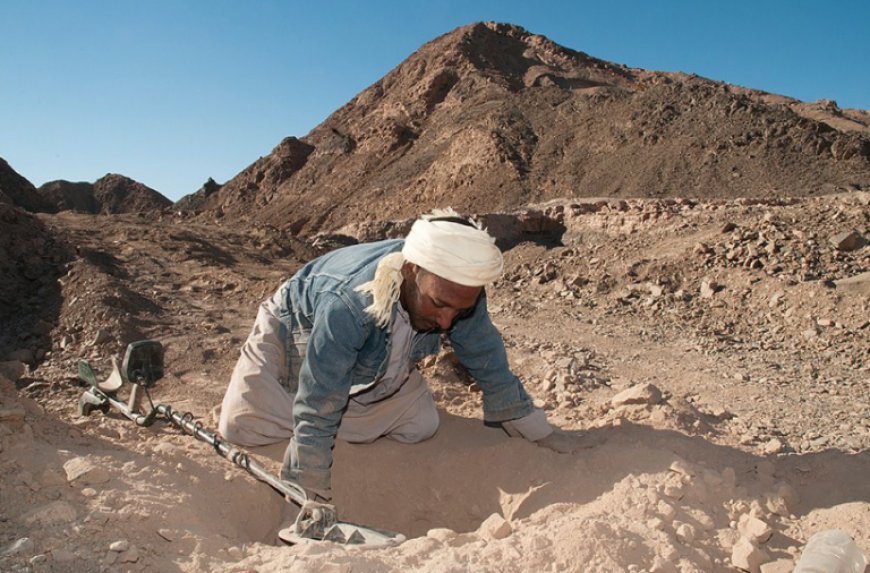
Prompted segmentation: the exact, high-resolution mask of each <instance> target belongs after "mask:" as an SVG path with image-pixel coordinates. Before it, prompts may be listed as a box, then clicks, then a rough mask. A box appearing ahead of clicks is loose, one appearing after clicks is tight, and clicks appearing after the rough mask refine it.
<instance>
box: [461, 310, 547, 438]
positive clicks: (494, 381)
mask: <svg viewBox="0 0 870 573" xmlns="http://www.w3.org/2000/svg"><path fill="white" fill-rule="evenodd" d="M449 337H450V343H451V345H452V346H453V351H454V352H455V353H456V357H457V358H458V359H459V361H460V362H461V363H462V365H463V366H465V368H466V369H468V372H469V373H470V374H471V375H472V376H473V377H474V379H475V380H477V383H478V384H479V385H480V388H481V390H483V413H484V420H485V421H486V422H504V421H507V420H516V419H517V418H522V417H524V416H528V415H529V414H531V413H532V411H533V410H534V404H533V403H532V400H531V398H529V395H528V394H527V393H526V390H525V388H524V387H523V384H522V382H520V379H519V378H517V376H516V374H514V373H513V372H512V371H511V369H510V367H509V366H508V359H507V352H506V351H505V348H504V341H503V340H502V337H501V334H499V332H498V329H496V327H495V325H494V324H493V323H492V321H491V320H490V318H489V312H488V311H487V308H486V295H485V294H483V295H481V297H480V300H479V301H478V303H477V306H475V308H474V312H472V313H471V316H469V317H467V318H465V319H463V320H460V321H458V322H457V323H456V325H454V327H453V328H452V329H451V330H450V333H449Z"/></svg>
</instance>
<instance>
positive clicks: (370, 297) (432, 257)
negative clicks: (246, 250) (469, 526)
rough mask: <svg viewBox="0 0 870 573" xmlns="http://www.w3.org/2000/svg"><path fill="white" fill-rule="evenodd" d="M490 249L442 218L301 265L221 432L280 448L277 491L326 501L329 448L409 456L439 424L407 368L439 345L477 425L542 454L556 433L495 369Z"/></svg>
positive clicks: (244, 371)
mask: <svg viewBox="0 0 870 573" xmlns="http://www.w3.org/2000/svg"><path fill="white" fill-rule="evenodd" d="M502 269H503V261H502V255H501V252H500V251H499V249H498V248H497V247H496V246H495V240H494V239H493V238H492V237H491V236H489V234H487V233H486V231H485V230H483V229H482V228H480V226H479V225H477V224H475V223H473V222H471V221H469V220H467V219H464V218H462V217H460V216H459V215H458V214H457V213H456V212H455V211H453V210H452V209H447V210H440V211H435V212H433V213H431V214H429V215H424V216H423V217H421V218H420V219H418V220H417V221H416V222H415V223H414V225H413V226H412V228H411V231H410V233H409V234H408V236H407V237H406V238H405V239H404V240H388V241H379V242H375V243H368V244H361V245H354V246H350V247H345V248H341V249H337V250H335V251H332V252H330V253H327V254H326V255H323V256H322V257H319V258H317V259H315V260H313V261H311V262H309V263H308V264H306V265H305V266H304V267H303V268H302V269H301V270H299V272H297V273H296V275H294V276H293V277H292V278H291V279H290V280H288V281H287V282H285V283H284V284H283V285H282V286H281V287H280V288H279V289H278V291H277V292H276V293H275V295H274V296H272V298H270V299H269V300H267V301H266V302H264V303H263V304H262V305H261V306H260V309H259V312H258V314H257V319H256V321H255V323H254V327H253V329H252V331H251V334H250V336H249V337H248V339H247V341H246V342H245V345H244V347H243V348H242V352H241V357H240V358H239V361H238V363H237V364H236V367H235V370H234V371H233V375H232V379H231V381H230V384H229V387H228V388H227V393H226V395H225V396H224V400H223V405H222V408H221V417H220V426H219V427H220V432H221V433H222V434H223V436H224V437H225V438H226V439H228V440H229V441H231V442H234V443H236V444H239V445H243V446H260V445H265V444H270V443H275V442H278V441H282V440H286V439H287V438H290V444H289V446H288V447H287V451H286V454H285V456H284V465H283V468H282V472H281V474H282V478H284V479H289V480H292V481H295V482H296V483H298V484H299V485H300V486H302V487H303V488H304V489H305V490H306V492H307V493H308V496H309V499H311V500H318V501H328V500H330V499H331V474H330V471H331V467H332V449H333V445H334V443H335V438H336V436H337V437H339V438H341V439H343V440H346V441H348V442H356V443H367V442H372V441H374V440H376V439H378V438H380V437H384V436H386V437H389V438H392V439H395V440H398V441H400V442H405V443H415V442H420V441H422V440H425V439H427V438H429V437H431V436H432V435H433V434H434V433H435V431H436V430H437V429H438V412H437V410H436V408H435V402H434V400H433V398H432V395H431V393H430V392H429V390H428V388H427V386H426V382H425V381H424V380H423V378H422V376H421V375H420V373H419V372H418V371H417V370H416V368H415V366H414V365H415V363H416V362H417V361H418V360H420V359H421V358H423V357H424V356H426V355H430V354H435V353H437V352H438V350H439V347H440V340H441V338H440V337H441V333H446V334H447V336H448V337H449V340H450V343H451V345H452V347H453V351H454V352H455V354H456V357H457V358H458V359H459V361H460V362H461V363H462V364H463V365H464V366H465V367H466V368H467V369H468V371H469V373H470V374H471V375H472V376H473V377H474V378H475V379H476V380H477V382H478V384H479V385H480V388H481V390H482V391H483V406H484V419H485V422H486V423H487V424H488V425H496V426H501V427H503V428H504V429H505V430H506V431H507V433H508V434H509V435H511V436H514V437H523V438H526V439H527V440H530V441H533V442H536V443H537V444H539V445H541V446H545V447H548V448H550V449H553V450H556V451H560V452H569V451H573V450H574V449H576V447H577V446H576V444H575V443H574V442H573V441H572V440H571V439H570V438H569V437H568V436H567V435H565V434H561V433H556V432H554V431H553V428H552V427H551V426H550V425H549V423H548V422H547V420H546V417H545V416H544V413H543V412H542V411H541V410H539V409H537V408H535V407H534V405H533V403H532V401H531V399H530V398H529V396H528V394H527V393H526V391H525V389H524V388H523V385H522V383H521V382H520V380H519V379H518V378H517V377H516V375H514V374H513V373H512V372H511V371H510V368H509V366H508V362H507V354H506V352H505V348H504V343H503V341H502V339H501V336H500V335H499V333H498V331H497V330H496V328H495V327H494V326H493V324H492V322H491V321H490V318H489V315H488V313H487V308H486V294H485V292H484V288H483V287H484V286H485V285H486V284H489V283H491V282H493V281H495V280H496V279H498V278H499V276H500V275H501V273H502Z"/></svg>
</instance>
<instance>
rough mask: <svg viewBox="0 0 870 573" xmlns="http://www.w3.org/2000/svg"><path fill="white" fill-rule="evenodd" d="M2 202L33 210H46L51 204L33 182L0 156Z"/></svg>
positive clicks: (0, 200) (0, 193)
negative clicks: (37, 190) (40, 193)
mask: <svg viewBox="0 0 870 573" xmlns="http://www.w3.org/2000/svg"><path fill="white" fill-rule="evenodd" d="M0 203H6V204H7V205H15V206H18V207H21V208H22V209H26V210H27V211H31V212H41V211H42V212H44V211H46V210H48V209H49V208H50V205H49V204H48V203H47V202H46V201H45V200H44V199H43V198H42V197H41V196H40V195H39V194H37V192H36V187H34V186H33V183H31V182H30V181H28V180H27V179H25V178H24V177H23V176H21V175H20V174H19V173H18V172H17V171H15V169H13V168H12V166H11V165H9V163H7V162H6V160H5V159H3V158H2V157H0Z"/></svg>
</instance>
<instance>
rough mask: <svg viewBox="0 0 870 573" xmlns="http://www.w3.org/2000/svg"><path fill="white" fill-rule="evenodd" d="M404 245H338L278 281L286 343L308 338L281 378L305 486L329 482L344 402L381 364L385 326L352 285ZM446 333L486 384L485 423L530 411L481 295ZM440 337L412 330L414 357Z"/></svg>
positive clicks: (296, 476)
mask: <svg viewBox="0 0 870 573" xmlns="http://www.w3.org/2000/svg"><path fill="white" fill-rule="evenodd" d="M403 244H404V241H403V240H388V241H379V242H375V243H365V244H360V245H354V246H351V247H345V248H342V249H337V250H335V251H332V252H330V253H327V254H326V255H323V256H322V257H319V258H317V259H315V260H313V261H311V262H309V263H308V264H307V265H305V266H304V267H302V269H300V270H299V272H297V273H296V274H295V275H294V276H293V277H292V278H291V279H290V280H288V281H287V282H286V283H284V284H283V285H282V286H281V290H282V292H283V294H284V296H283V297H282V298H283V302H282V304H281V308H280V312H279V318H280V320H281V322H282V325H283V326H284V327H286V329H287V333H285V334H286V336H284V338H285V340H286V341H287V344H288V345H289V344H294V341H295V343H296V344H299V343H300V341H301V342H304V341H306V340H307V345H306V353H305V358H304V359H303V361H302V365H301V368H300V369H299V376H298V380H287V381H286V382H287V389H288V390H289V391H290V392H295V393H296V399H295V402H294V406H293V418H294V436H293V438H292V440H291V442H290V446H289V450H288V454H289V457H288V456H285V460H286V461H285V468H284V472H288V470H289V472H288V473H289V475H288V476H287V477H290V478H291V479H293V480H295V481H296V482H298V483H299V484H301V485H302V486H303V487H307V488H310V489H313V490H328V489H330V468H331V466H332V448H333V445H334V443H335V436H336V433H337V431H338V426H339V423H340V422H341V417H342V413H343V411H344V409H345V407H346V406H347V402H348V400H349V398H350V396H352V395H355V394H358V393H360V392H363V391H365V390H368V389H370V388H371V387H372V386H374V385H376V384H377V382H378V380H379V379H380V377H381V376H383V374H384V372H385V371H386V368H387V363H388V357H389V346H390V332H389V327H385V328H381V327H378V326H377V325H375V323H374V319H373V318H372V317H371V316H369V314H368V313H366V312H365V310H364V309H365V308H366V307H367V306H368V305H369V304H370V303H371V295H370V294H369V293H361V292H357V291H356V290H354V289H355V288H356V287H357V286H359V285H360V284H363V283H365V282H367V281H369V280H371V279H372V277H373V276H374V273H375V269H376V267H377V264H378V261H380V259H381V258H382V257H384V256H385V255H387V254H389V253H392V252H395V251H399V250H401V249H402V245H403ZM397 304H399V303H397ZM447 335H448V337H449V339H450V343H451V345H452V346H453V350H454V352H455V354H456V357H457V358H458V359H459V361H460V362H461V363H462V364H463V366H465V367H466V368H467V369H468V371H469V373H470V374H471V375H472V376H473V377H474V378H475V380H476V381H477V382H478V384H479V385H480V388H481V390H482V391H483V409H484V419H485V421H486V422H504V421H507V420H514V419H517V418H521V417H523V416H526V415H528V414H530V413H531V412H532V411H533V409H534V406H533V404H532V401H531V399H530V398H529V396H528V394H527V393H526V391H525V389H524V388H523V385H522V383H521V382H520V380H519V379H518V378H517V376H516V375H515V374H514V373H513V372H511V370H510V368H509V366H508V360H507V353H506V351H505V348H504V343H503V341H502V338H501V335H500V334H499V332H498V330H497V329H496V328H495V326H493V324H492V322H491V321H490V318H489V313H488V312H487V309H486V296H485V295H482V296H481V297H480V299H479V300H478V302H477V305H476V306H475V308H474V310H473V311H472V313H471V314H470V315H469V316H467V317H466V318H463V319H461V320H459V321H457V323H456V324H455V325H454V326H453V328H452V329H451V330H450V331H449V332H448V333H447ZM440 336H441V334H440V333H437V332H433V333H429V334H425V335H422V336H417V337H415V342H414V345H413V346H412V349H411V360H412V362H416V361H418V360H420V359H421V358H423V357H424V356H427V355H430V354H435V353H437V352H438V350H439V348H440ZM287 462H289V467H287Z"/></svg>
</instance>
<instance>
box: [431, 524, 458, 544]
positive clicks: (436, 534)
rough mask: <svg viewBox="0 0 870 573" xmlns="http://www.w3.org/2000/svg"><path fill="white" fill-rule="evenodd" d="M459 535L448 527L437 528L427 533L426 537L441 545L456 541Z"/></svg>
mask: <svg viewBox="0 0 870 573" xmlns="http://www.w3.org/2000/svg"><path fill="white" fill-rule="evenodd" d="M457 535H458V534H457V533H456V532H455V531H453V530H452V529H448V528H446V527H436V528H434V529H430V530H429V531H427V532H426V537H429V538H430V539H434V540H435V541H440V542H441V543H447V542H448V541H450V540H451V539H455V538H456V536H457Z"/></svg>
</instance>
